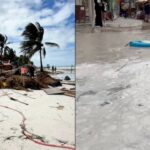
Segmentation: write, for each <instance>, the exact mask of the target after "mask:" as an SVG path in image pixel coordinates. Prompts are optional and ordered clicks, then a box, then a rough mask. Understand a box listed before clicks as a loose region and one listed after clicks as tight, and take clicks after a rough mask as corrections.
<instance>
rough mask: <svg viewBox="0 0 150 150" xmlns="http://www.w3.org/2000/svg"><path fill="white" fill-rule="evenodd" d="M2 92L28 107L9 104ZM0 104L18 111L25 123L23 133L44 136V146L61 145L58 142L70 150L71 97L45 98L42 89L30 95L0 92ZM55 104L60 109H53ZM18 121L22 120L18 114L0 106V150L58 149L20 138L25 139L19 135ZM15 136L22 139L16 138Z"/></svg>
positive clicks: (72, 124)
mask: <svg viewBox="0 0 150 150" xmlns="http://www.w3.org/2000/svg"><path fill="white" fill-rule="evenodd" d="M16 92H17V93H16ZM4 93H8V94H9V95H10V96H11V97H13V98H16V99H18V100H19V101H22V102H25V103H28V104H29V105H24V104H21V103H19V102H17V101H12V100H10V98H9V97H8V96H6V95H4ZM18 93H21V94H18ZM22 94H27V95H28V96H24V95H22ZM2 95H3V96H2ZM0 105H5V106H8V107H11V108H14V109H17V110H19V111H21V112H22V113H23V114H24V115H25V117H26V119H27V120H26V121H25V124H26V128H27V130H28V131H29V132H31V133H33V134H36V135H39V136H41V137H44V140H45V142H47V143H48V144H57V145H61V143H59V142H58V141H57V139H58V140H61V141H67V144H66V145H67V146H71V147H74V144H75V139H74V137H75V132H74V129H75V127H74V124H75V99H74V98H72V97H67V96H63V95H47V94H46V93H45V92H44V91H42V90H36V91H33V92H25V91H16V90H0ZM59 105H60V106H62V107H60V109H57V108H55V107H57V106H59ZM63 106H64V107H63ZM21 122H22V117H21V115H20V114H19V113H17V112H15V111H12V110H9V109H6V108H3V107H0V135H1V136H0V150H10V149H11V150H57V149H58V150H61V148H53V147H52V148H51V147H46V146H42V145H38V144H36V143H34V142H32V141H30V140H28V139H24V138H25V137H24V136H22V133H21V127H20V123H21ZM11 136H13V137H12V138H11V139H10V140H9V138H8V137H11ZM19 136H22V137H21V138H19ZM7 138H8V139H7Z"/></svg>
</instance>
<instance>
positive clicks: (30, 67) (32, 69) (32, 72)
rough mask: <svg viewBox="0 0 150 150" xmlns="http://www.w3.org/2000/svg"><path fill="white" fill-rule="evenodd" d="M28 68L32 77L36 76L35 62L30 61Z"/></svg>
mask: <svg viewBox="0 0 150 150" xmlns="http://www.w3.org/2000/svg"><path fill="white" fill-rule="evenodd" d="M28 70H29V75H30V77H31V78H34V71H35V68H34V66H33V63H30V65H29V68H28Z"/></svg>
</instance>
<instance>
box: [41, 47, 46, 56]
mask: <svg viewBox="0 0 150 150" xmlns="http://www.w3.org/2000/svg"><path fill="white" fill-rule="evenodd" d="M42 51H43V56H44V57H45V56H46V50H45V47H43V48H42Z"/></svg>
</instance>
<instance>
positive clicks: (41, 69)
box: [40, 49, 43, 72]
mask: <svg viewBox="0 0 150 150" xmlns="http://www.w3.org/2000/svg"><path fill="white" fill-rule="evenodd" d="M40 64H41V66H40V67H41V68H40V71H41V72H43V63H42V52H41V49H40Z"/></svg>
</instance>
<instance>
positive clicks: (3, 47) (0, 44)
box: [0, 33, 10, 73]
mask: <svg viewBox="0 0 150 150" xmlns="http://www.w3.org/2000/svg"><path fill="white" fill-rule="evenodd" d="M7 39H8V38H7V36H6V35H3V34H1V33H0V59H1V63H2V57H3V53H4V52H6V51H8V50H9V49H10V48H9V47H8V46H7V45H8V44H10V42H7ZM1 73H2V67H1Z"/></svg>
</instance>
